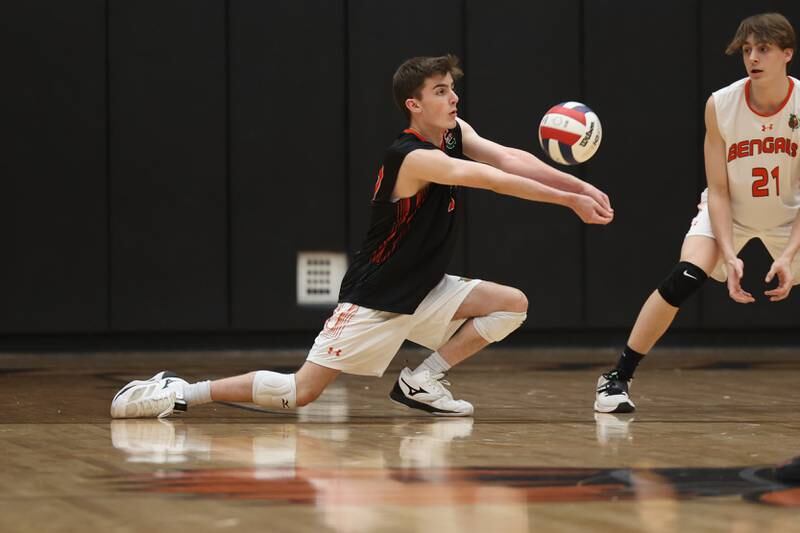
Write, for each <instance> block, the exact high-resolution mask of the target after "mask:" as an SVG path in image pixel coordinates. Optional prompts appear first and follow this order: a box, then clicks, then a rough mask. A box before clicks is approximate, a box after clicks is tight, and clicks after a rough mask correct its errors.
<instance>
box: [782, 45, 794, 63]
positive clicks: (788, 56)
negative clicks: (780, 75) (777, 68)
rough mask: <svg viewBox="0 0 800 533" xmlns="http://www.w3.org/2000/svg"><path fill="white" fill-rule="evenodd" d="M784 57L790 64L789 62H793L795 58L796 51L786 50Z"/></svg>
mask: <svg viewBox="0 0 800 533" xmlns="http://www.w3.org/2000/svg"><path fill="white" fill-rule="evenodd" d="M783 55H784V57H785V58H786V62H787V63H788V62H789V61H791V60H792V58H793V57H794V50H792V49H791V48H786V49H785V50H784V51H783Z"/></svg>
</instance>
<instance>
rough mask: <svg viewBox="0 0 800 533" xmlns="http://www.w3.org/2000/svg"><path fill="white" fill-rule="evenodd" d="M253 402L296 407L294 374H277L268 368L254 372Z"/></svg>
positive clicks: (284, 407) (264, 405) (264, 404)
mask: <svg viewBox="0 0 800 533" xmlns="http://www.w3.org/2000/svg"><path fill="white" fill-rule="evenodd" d="M253 403H254V404H256V405H261V406H263V407H277V408H279V409H294V408H295V407H297V385H296V383H295V379H294V374H278V373H277V372H270V371H269V370H259V371H258V372H256V376H255V378H253Z"/></svg>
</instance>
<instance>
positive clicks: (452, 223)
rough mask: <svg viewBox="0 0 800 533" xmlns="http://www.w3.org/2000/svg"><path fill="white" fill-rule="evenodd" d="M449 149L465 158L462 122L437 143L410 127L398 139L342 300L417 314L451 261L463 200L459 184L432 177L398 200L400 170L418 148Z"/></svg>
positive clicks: (383, 169)
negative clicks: (442, 182)
mask: <svg viewBox="0 0 800 533" xmlns="http://www.w3.org/2000/svg"><path fill="white" fill-rule="evenodd" d="M439 149H440V150H443V151H444V152H445V153H446V154H447V155H449V156H451V157H457V158H459V159H463V158H464V154H463V150H462V146H461V127H460V126H459V125H456V127H455V128H454V129H452V130H448V131H447V132H446V133H445V136H444V138H443V139H442V145H441V146H434V145H433V144H431V143H430V142H428V141H426V140H425V139H424V138H422V137H421V136H419V135H418V134H417V133H416V132H415V131H414V130H411V129H407V130H405V131H403V133H401V134H400V135H399V136H398V137H397V139H396V140H395V141H394V143H392V145H391V146H390V147H389V149H388V150H387V151H386V154H385V156H384V159H383V166H381V168H380V170H379V172H378V179H377V181H376V183H375V191H374V194H373V197H372V204H371V211H372V213H371V220H370V227H369V231H368V232H367V237H366V239H364V243H363V245H362V246H361V249H360V250H359V251H358V252H356V255H355V257H354V258H353V263H352V264H351V265H350V268H349V269H348V270H347V274H345V276H344V280H343V281H342V288H341V291H340V292H339V301H340V302H349V303H354V304H358V305H362V306H364V307H369V308H370V309H377V310H380V311H390V312H393V313H403V314H413V313H414V311H415V310H416V308H417V306H418V305H419V304H420V302H422V300H423V299H424V298H425V296H427V294H428V292H430V291H431V289H433V288H434V287H435V286H436V284H437V283H439V281H441V279H442V276H444V274H445V269H446V268H447V265H448V264H449V263H450V258H451V257H452V255H453V248H454V246H455V241H456V233H457V230H458V227H457V226H458V223H457V221H458V218H459V217H457V216H456V212H457V210H458V209H461V208H462V207H463V206H462V205H461V202H460V200H459V188H458V187H456V186H449V185H439V184H437V183H429V184H428V185H427V186H426V187H425V188H424V189H422V190H421V191H419V192H418V193H417V194H415V195H414V196H412V197H410V198H401V199H399V200H397V201H395V202H392V200H391V195H392V191H393V190H394V186H395V183H396V182H397V174H398V173H399V172H400V166H401V165H402V164H403V160H404V159H405V157H406V156H407V155H408V154H410V153H411V152H412V151H414V150H439Z"/></svg>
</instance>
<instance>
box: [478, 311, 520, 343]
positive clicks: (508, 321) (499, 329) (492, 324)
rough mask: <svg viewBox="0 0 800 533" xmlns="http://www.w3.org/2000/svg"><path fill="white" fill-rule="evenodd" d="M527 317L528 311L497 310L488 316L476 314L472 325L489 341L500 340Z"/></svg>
mask: <svg viewBox="0 0 800 533" xmlns="http://www.w3.org/2000/svg"><path fill="white" fill-rule="evenodd" d="M527 317H528V313H512V312H511V311H495V312H494V313H491V314H488V315H486V316H476V317H475V318H473V319H472V325H473V326H475V331H477V332H478V335H480V336H481V337H483V338H484V339H485V340H486V341H487V342H498V341H501V340H503V339H505V338H506V337H508V335H509V334H510V333H511V332H512V331H514V330H515V329H517V328H518V327H520V326H521V325H522V323H523V322H525V319H526V318H527Z"/></svg>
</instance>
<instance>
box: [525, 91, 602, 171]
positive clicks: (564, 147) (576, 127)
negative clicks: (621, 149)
mask: <svg viewBox="0 0 800 533" xmlns="http://www.w3.org/2000/svg"><path fill="white" fill-rule="evenodd" d="M602 138H603V129H602V127H601V126H600V119H599V118H597V115H596V114H595V113H594V111H592V110H591V109H589V108H588V107H587V106H586V105H584V104H582V103H580V102H563V103H560V104H558V105H556V106H553V107H551V108H550V110H549V111H548V112H547V113H545V115H544V117H542V122H541V123H540V124H539V144H541V145H542V150H544V153H546V154H547V155H548V156H549V157H550V159H552V160H553V161H555V162H556V163H561V164H562V165H577V164H578V163H583V162H584V161H588V160H589V159H591V157H592V156H593V155H594V154H595V152H597V149H598V148H599V147H600V141H601V140H602Z"/></svg>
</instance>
